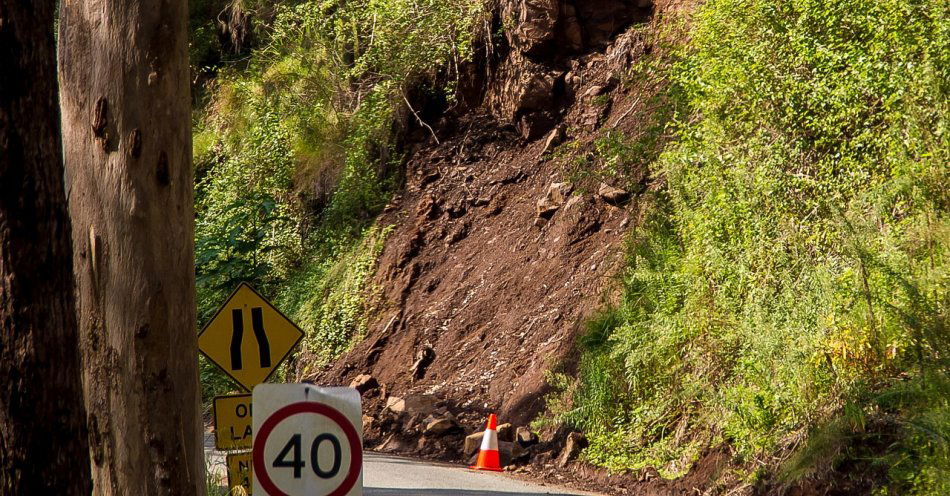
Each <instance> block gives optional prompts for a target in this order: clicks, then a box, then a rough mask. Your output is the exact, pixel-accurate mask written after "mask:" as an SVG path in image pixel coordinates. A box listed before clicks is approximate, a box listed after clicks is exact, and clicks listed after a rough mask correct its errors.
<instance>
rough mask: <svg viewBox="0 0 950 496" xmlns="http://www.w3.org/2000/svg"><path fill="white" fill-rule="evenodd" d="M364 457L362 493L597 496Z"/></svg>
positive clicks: (219, 457)
mask: <svg viewBox="0 0 950 496" xmlns="http://www.w3.org/2000/svg"><path fill="white" fill-rule="evenodd" d="M213 445H214V439H213V438H211V437H209V438H208V439H206V441H205V456H206V457H207V459H208V467H209V469H211V470H212V471H213V473H215V474H217V475H218V476H219V477H220V479H219V480H221V481H222V484H226V482H227V480H226V479H225V477H226V475H225V473H226V470H225V469H224V454H223V453H220V452H218V451H214V450H213V449H212V448H211V447H212V446H213ZM365 455H366V456H365V459H364V460H363V494H364V495H365V496H521V495H525V496H529V495H536V494H548V495H552V496H581V495H583V496H596V495H595V494H594V493H588V492H583V491H577V490H573V489H565V488H561V487H554V486H543V485H539V484H533V483H528V482H525V481H522V480H519V479H516V478H514V477H512V476H510V475H507V474H501V473H493V472H475V471H472V470H468V469H466V468H464V467H459V466H455V465H448V464H443V463H434V462H430V461H422V460H415V459H411V458H402V457H397V456H391V455H384V454H380V453H372V452H366V453H365Z"/></svg>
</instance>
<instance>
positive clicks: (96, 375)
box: [59, 0, 205, 496]
mask: <svg viewBox="0 0 950 496" xmlns="http://www.w3.org/2000/svg"><path fill="white" fill-rule="evenodd" d="M187 10H188V9H187V2H186V1H184V0H158V1H146V0H99V1H79V0H65V1H63V3H62V10H61V15H60V57H59V61H60V78H61V79H60V81H61V88H60V91H61V103H62V111H63V124H64V133H63V141H64V151H65V161H66V174H67V187H68V192H69V195H70V214H71V216H72V220H73V243H74V245H75V257H74V263H75V273H76V281H77V287H78V290H77V293H78V299H77V301H78V312H79V326H80V333H81V349H82V356H83V384H84V387H85V400H86V408H87V410H88V412H89V421H88V425H89V431H90V432H89V444H90V450H91V453H92V461H93V465H92V475H93V482H94V491H95V493H96V494H100V495H116V496H126V495H133V494H135V495H192V494H196V495H202V494H204V492H205V481H204V460H203V449H202V442H201V441H202V429H201V422H200V417H199V416H200V412H199V395H198V372H197V360H196V357H197V348H196V336H195V334H196V333H195V288H194V285H195V281H194V205H193V183H192V168H191V108H190V105H191V103H190V102H191V100H190V94H189V68H188V33H187Z"/></svg>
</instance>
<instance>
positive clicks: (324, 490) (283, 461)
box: [252, 384, 363, 496]
mask: <svg viewBox="0 0 950 496" xmlns="http://www.w3.org/2000/svg"><path fill="white" fill-rule="evenodd" d="M253 402H254V403H253V407H254V451H253V454H252V458H253V463H254V494H255V496H256V495H268V496H362V494H363V437H362V431H363V426H362V416H361V407H360V394H359V393H358V392H357V391H356V390H355V389H352V388H323V387H318V386H313V385H310V384H260V385H258V386H256V387H255V388H254V398H253Z"/></svg>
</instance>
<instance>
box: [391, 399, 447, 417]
mask: <svg viewBox="0 0 950 496" xmlns="http://www.w3.org/2000/svg"><path fill="white" fill-rule="evenodd" d="M435 404H436V398H435V397H434V396H430V395H425V394H420V395H413V396H407V397H405V398H401V397H399V396H390V397H389V399H387V400H386V409H387V410H389V411H391V412H393V413H422V414H429V413H431V412H432V411H433V410H435Z"/></svg>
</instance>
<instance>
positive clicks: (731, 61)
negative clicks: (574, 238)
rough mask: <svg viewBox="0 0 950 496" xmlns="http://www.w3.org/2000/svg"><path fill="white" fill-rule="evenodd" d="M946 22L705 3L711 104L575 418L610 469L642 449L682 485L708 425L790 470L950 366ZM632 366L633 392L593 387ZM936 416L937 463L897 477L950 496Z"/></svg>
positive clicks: (691, 132) (659, 203)
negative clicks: (840, 423) (803, 447)
mask: <svg viewBox="0 0 950 496" xmlns="http://www.w3.org/2000/svg"><path fill="white" fill-rule="evenodd" d="M947 19H948V17H947V15H946V10H945V8H943V7H941V6H939V5H937V4H934V3H928V2H920V1H909V0H907V1H892V2H872V1H868V0H845V1H838V2H827V1H819V0H793V1H785V2H777V1H774V0H753V1H751V2H749V1H742V2H740V1H736V0H711V1H708V2H706V3H705V4H703V6H702V7H700V8H699V10H698V12H697V13H696V15H695V18H694V19H693V21H694V27H693V31H692V33H691V41H690V42H689V43H688V44H687V45H686V46H684V48H683V50H682V52H681V53H680V62H679V63H678V64H677V65H676V67H675V68H674V70H673V78H674V81H675V82H676V84H677V86H678V87H679V88H680V89H681V90H682V91H683V92H684V95H685V97H686V101H687V103H688V105H689V107H690V109H691V113H690V114H689V115H687V116H685V117H684V118H683V119H682V120H680V121H679V122H678V123H677V126H678V134H677V140H676V143H675V144H674V145H671V146H668V147H667V149H666V150H665V151H664V152H663V154H662V155H661V156H660V158H659V159H658V161H657V163H656V164H655V176H656V177H657V178H662V179H663V180H664V181H665V184H666V189H665V191H663V192H661V193H660V194H659V195H657V197H656V198H655V199H654V207H653V217H652V220H650V221H649V222H647V223H645V224H644V226H642V227H641V228H639V229H638V230H637V231H636V232H635V233H634V234H633V238H634V239H633V242H632V243H631V250H630V258H629V263H628V269H627V271H626V272H625V274H624V282H623V284H624V299H623V303H622V305H621V306H620V308H619V309H618V310H617V312H619V315H620V317H621V321H622V323H620V324H618V325H616V326H615V328H614V330H613V331H612V332H611V333H610V335H609V337H607V338H606V340H605V341H606V342H607V343H608V345H607V346H601V347H588V348H587V351H586V352H585V354H584V358H583V359H582V373H581V377H580V385H579V386H578V388H577V393H576V394H575V399H576V400H579V403H580V405H576V408H575V410H574V412H576V413H577V414H576V415H573V416H571V415H568V416H566V419H568V420H570V421H572V422H573V423H575V424H577V425H580V426H583V427H585V428H587V429H589V430H592V431H594V432H595V433H597V435H596V436H594V437H593V443H592V445H591V448H590V449H589V450H588V455H587V456H588V457H589V458H590V459H592V460H594V461H597V462H599V463H603V464H606V465H608V466H615V467H618V468H619V466H623V465H626V466H630V465H633V466H637V465H640V466H643V465H644V464H646V463H647V462H648V461H650V460H647V459H646V458H647V457H646V456H641V457H632V459H631V457H630V456H629V455H625V453H627V454H629V453H631V452H636V451H637V450H644V452H645V453H659V455H658V459H659V460H660V461H662V462H664V465H665V467H666V468H667V473H670V474H672V473H678V472H679V470H677V469H678V468H681V467H682V462H683V460H686V459H689V458H690V457H691V456H692V455H691V453H694V452H695V440H696V439H698V437H700V436H699V433H701V432H704V431H708V432H713V433H715V434H717V435H718V436H721V438H723V439H725V440H727V441H728V442H730V443H731V444H732V445H733V446H735V448H736V449H737V452H738V455H739V456H740V458H743V459H746V460H749V459H760V460H762V461H765V462H772V461H773V460H772V459H771V458H770V456H769V455H770V453H774V452H776V451H778V452H785V451H788V450H791V449H793V448H795V447H796V446H797V445H798V444H797V440H799V439H801V438H803V437H805V435H806V434H807V433H808V432H809V431H810V430H812V429H814V428H816V427H817V426H820V425H824V424H827V423H828V422H832V421H833V420H834V419H835V418H838V417H839V416H840V415H842V412H843V410H844V406H845V405H847V404H855V405H857V408H858V409H859V410H861V411H864V412H866V413H867V414H869V415H870V414H878V413H880V412H881V410H880V408H879V407H878V406H876V405H875V404H874V403H873V401H872V400H871V399H870V398H873V397H874V396H875V395H877V394H882V393H883V392H886V391H888V390H889V389H890V388H893V387H896V384H898V383H899V382H900V381H901V380H913V381H923V382H927V380H925V377H930V376H932V375H933V374H936V376H938V377H940V376H943V374H945V372H946V370H947V369H946V363H945V360H946V357H947V354H946V347H947V345H948V340H950V337H948V335H947V333H946V325H945V319H946V314H947V303H948V295H947V282H948V280H950V278H948V277H950V276H948V271H947V268H948V264H947V262H948V257H950V254H948V250H947V239H950V237H948V236H947V233H948V229H950V223H948V218H947V213H948V207H950V201H948V199H950V196H948V193H947V192H948V191H950V188H948V186H950V184H948V181H947V172H948V170H947V167H946V164H947V163H950V160H948V159H950V146H948V145H950V134H948V131H950V118H948V117H950V104H948V102H950V98H948V96H950V95H948V93H950V91H948V90H950V64H948V62H950V36H948V34H950V23H948V21H947ZM602 341H603V340H602ZM604 357H609V360H606V359H605V358H604ZM601 362H604V364H603V365H596V364H598V363H601ZM585 363H589V364H594V365H592V367H591V368H590V369H589V370H586V371H585V369H584V367H583V364H585ZM616 367H621V368H622V370H623V371H624V381H625V386H626V387H625V388H621V389H620V390H621V391H623V394H622V395H617V394H607V395H603V394H592V392H595V391H599V390H600V388H601V386H600V382H601V381H600V377H601V374H602V373H603V371H604V370H610V369H611V368H616ZM925 371H930V372H925ZM928 374H931V375H928ZM924 389H925V390H926V388H924ZM617 400H620V401H622V402H623V404H624V405H625V407H624V408H617V407H616V406H614V405H613V404H612V403H613V402H615V401H617ZM942 404H945V402H943V403H942ZM875 412H878V413H875ZM888 414H894V415H899V416H900V418H901V419H903V420H902V421H901V422H906V423H908V424H912V423H913V422H916V421H913V422H912V420H911V419H913V418H917V416H916V415H917V412H914V411H912V409H907V408H905V407H896V406H895V407H894V409H893V410H890V411H888ZM924 417H925V418H926V419H927V420H926V421H925V422H924V420H921V422H924V423H926V425H928V426H929V429H930V430H929V432H930V433H931V435H930V436H929V437H928V436H926V435H924V434H923V432H925V431H924V430H919V431H916V432H918V434H909V433H911V432H914V431H911V430H907V431H905V433H907V434H906V435H908V436H911V437H913V438H914V439H923V438H927V439H929V441H927V443H929V444H927V445H926V446H927V447H926V448H920V449H919V450H918V452H919V455H920V456H919V457H918V458H917V459H918V460H921V461H926V463H922V464H919V465H917V466H915V467H911V466H909V465H908V464H906V463H905V464H904V465H903V469H902V470H903V472H902V473H903V474H904V475H902V476H901V477H900V478H892V483H893V484H895V486H894V487H910V486H914V487H916V488H917V490H919V491H922V492H927V491H936V489H933V488H937V487H939V486H938V485H935V484H936V483H935V482H933V480H934V477H935V475H934V474H937V473H945V472H940V470H945V467H946V453H947V451H946V450H947V439H948V433H950V426H948V425H947V423H946V422H945V420H946V418H947V417H946V410H945V409H944V407H943V406H938V405H935V411H933V412H930V413H927V414H923V417H921V419H923V418H924ZM682 426H688V429H687V430H688V433H686V434H684V433H683V428H682ZM690 433H691V434H690ZM941 457H943V458H941ZM618 459H619V460H620V462H619V463H613V462H612V460H618ZM927 460H929V461H927ZM653 461H655V460H653ZM941 464H942V465H941ZM940 467H943V468H940ZM902 484H903V485H902ZM907 485H909V486H907Z"/></svg>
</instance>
